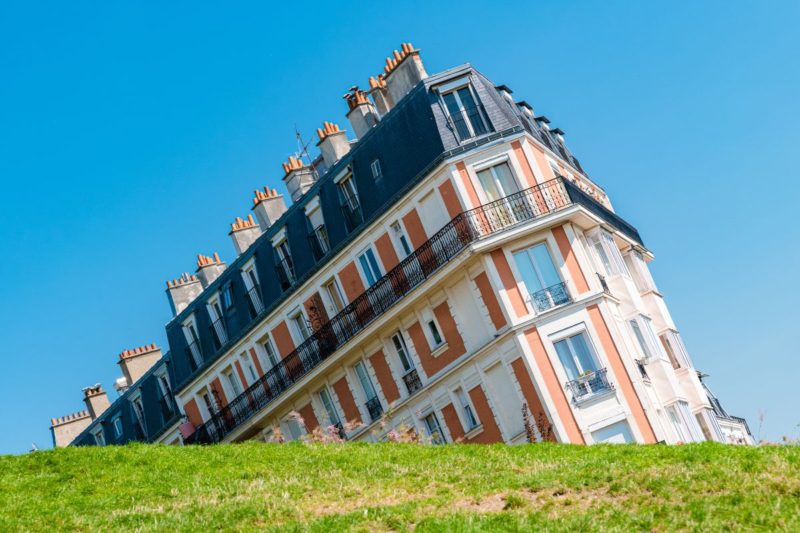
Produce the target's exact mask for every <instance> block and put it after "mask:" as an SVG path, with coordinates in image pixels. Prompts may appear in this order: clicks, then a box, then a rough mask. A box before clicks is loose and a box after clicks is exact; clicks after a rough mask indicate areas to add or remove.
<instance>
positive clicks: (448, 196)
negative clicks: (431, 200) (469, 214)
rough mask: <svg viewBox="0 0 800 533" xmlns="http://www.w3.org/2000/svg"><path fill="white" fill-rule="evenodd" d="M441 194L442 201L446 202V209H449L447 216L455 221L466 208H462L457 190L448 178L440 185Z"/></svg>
mask: <svg viewBox="0 0 800 533" xmlns="http://www.w3.org/2000/svg"><path fill="white" fill-rule="evenodd" d="M439 194H441V195H442V201H443V202H444V207H445V209H447V215H448V216H449V217H450V218H451V219H453V218H455V217H456V216H458V214H459V213H461V211H463V210H464V208H463V207H462V206H461V202H460V201H459V200H458V194H457V193H456V188H455V186H454V185H453V182H452V181H451V180H450V179H449V178H448V179H447V180H445V182H444V183H442V184H441V185H439Z"/></svg>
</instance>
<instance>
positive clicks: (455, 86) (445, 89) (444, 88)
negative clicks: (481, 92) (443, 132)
mask: <svg viewBox="0 0 800 533" xmlns="http://www.w3.org/2000/svg"><path fill="white" fill-rule="evenodd" d="M465 87H466V88H467V89H468V90H469V92H470V94H471V95H472V99H473V100H474V101H475V105H476V106H477V112H478V116H479V117H480V119H481V120H482V121H483V127H484V130H486V131H485V132H484V133H482V134H481V135H486V134H488V133H491V131H492V128H491V126H490V122H489V117H487V116H486V114H485V113H484V112H483V110H482V109H481V100H480V98H478V94H477V93H476V91H475V88H474V87H473V85H472V83H471V82H470V79H469V77H463V78H460V79H457V80H453V81H451V82H448V83H446V84H443V85H440V86H439V87H437V90H438V92H439V99H440V102H441V104H442V109H443V110H444V112H445V114H446V116H447V120H448V121H449V122H450V124H452V125H453V130H454V131H453V133H454V134H455V135H456V136H457V137H458V140H459V141H460V142H464V141H467V140H469V139H474V138H475V137H477V136H478V134H477V133H475V126H474V125H473V124H472V120H471V119H470V117H469V115H468V114H467V111H466V108H465V107H464V103H463V102H462V101H461V96H460V95H459V94H458V91H459V90H460V89H463V88H465ZM447 94H452V95H453V96H454V97H455V100H456V104H457V106H458V111H459V113H461V116H462V117H463V118H464V124H465V125H466V127H467V131H468V132H469V137H466V138H462V137H461V134H460V133H458V128H457V127H456V121H455V119H454V118H453V115H452V113H450V109H449V108H448V107H447V101H446V100H445V95H447Z"/></svg>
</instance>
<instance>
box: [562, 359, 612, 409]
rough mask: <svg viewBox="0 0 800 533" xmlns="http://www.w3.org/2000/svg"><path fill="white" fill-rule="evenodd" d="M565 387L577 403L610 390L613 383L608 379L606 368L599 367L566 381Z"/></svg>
mask: <svg viewBox="0 0 800 533" xmlns="http://www.w3.org/2000/svg"><path fill="white" fill-rule="evenodd" d="M567 389H568V390H569V391H570V392H571V393H572V401H573V402H575V403H578V402H581V401H583V400H586V399H588V398H590V397H592V396H594V395H596V394H600V393H603V392H610V391H612V390H614V385H612V384H611V382H610V381H608V369H606V368H601V369H600V370H595V371H594V372H589V373H588V374H584V375H583V376H580V377H579V378H577V379H573V380H572V381H568V382H567Z"/></svg>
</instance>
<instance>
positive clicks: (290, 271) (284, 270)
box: [275, 257, 295, 291]
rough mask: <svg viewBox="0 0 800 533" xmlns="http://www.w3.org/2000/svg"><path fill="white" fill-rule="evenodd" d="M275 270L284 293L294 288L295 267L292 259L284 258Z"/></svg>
mask: <svg viewBox="0 0 800 533" xmlns="http://www.w3.org/2000/svg"><path fill="white" fill-rule="evenodd" d="M275 270H276V271H277V272H278V281H279V282H280V284H281V289H283V290H284V291H285V290H286V289H288V288H289V287H291V286H292V284H293V283H294V279H295V278H294V265H292V258H291V257H284V258H283V259H281V260H280V261H278V263H277V264H276V265H275Z"/></svg>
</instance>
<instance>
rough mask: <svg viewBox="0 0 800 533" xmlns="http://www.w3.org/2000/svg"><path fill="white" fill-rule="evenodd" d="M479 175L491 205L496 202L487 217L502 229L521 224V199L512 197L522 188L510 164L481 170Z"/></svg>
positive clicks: (488, 209)
mask: <svg viewBox="0 0 800 533" xmlns="http://www.w3.org/2000/svg"><path fill="white" fill-rule="evenodd" d="M477 174H478V180H479V181H480V182H481V187H483V191H484V193H486V198H487V199H488V200H489V202H490V203H492V202H495V203H493V204H492V206H491V208H487V210H486V211H485V215H486V216H487V217H489V218H491V219H492V223H493V224H495V225H499V226H500V227H504V226H508V225H510V224H516V223H517V222H519V221H520V220H521V214H522V213H521V212H520V209H519V207H520V206H519V205H518V204H519V200H520V199H519V198H517V197H511V196H512V195H514V194H515V193H518V192H519V191H520V187H519V185H518V184H517V180H516V179H515V178H514V174H512V172H511V167H509V166H508V163H505V162H504V163H500V164H499V165H494V166H492V167H489V168H485V169H483V170H479V171H478V172H477ZM499 200H502V201H499Z"/></svg>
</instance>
